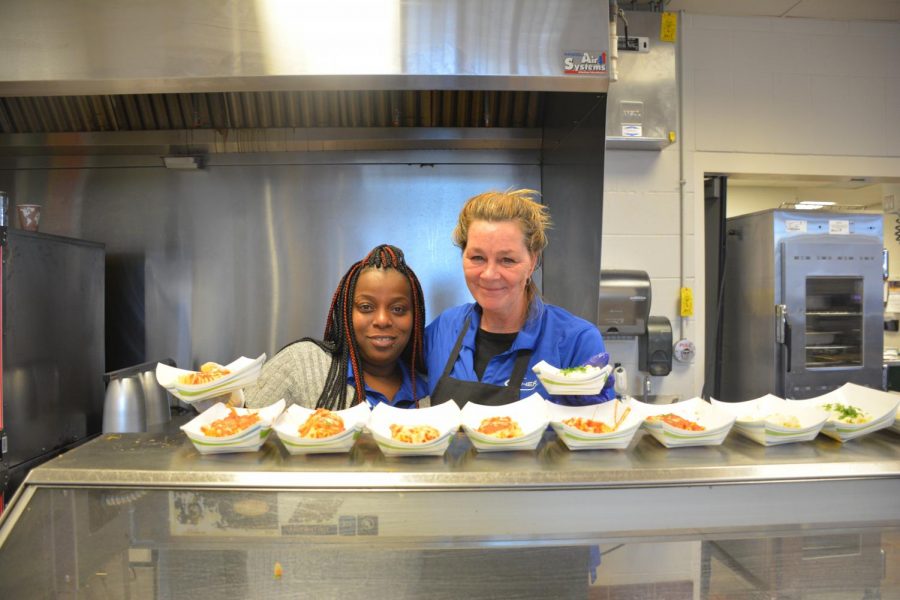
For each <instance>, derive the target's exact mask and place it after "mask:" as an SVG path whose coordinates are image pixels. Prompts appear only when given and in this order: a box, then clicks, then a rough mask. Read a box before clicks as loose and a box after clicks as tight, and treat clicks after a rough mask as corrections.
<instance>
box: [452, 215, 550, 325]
mask: <svg viewBox="0 0 900 600" xmlns="http://www.w3.org/2000/svg"><path fill="white" fill-rule="evenodd" d="M536 266H537V257H536V256H533V255H532V254H531V252H529V251H528V247H527V246H526V245H525V236H524V234H523V233H522V229H521V227H520V226H519V224H518V223H516V222H515V221H473V222H472V224H471V225H469V232H468V240H467V242H466V248H465V250H463V272H464V273H465V276H466V285H467V286H468V287H469V292H471V293H472V297H473V298H475V301H476V302H478V304H479V306H481V308H482V310H483V320H482V323H483V324H486V322H487V323H495V324H499V325H500V327H499V328H500V329H508V330H511V331H517V330H518V329H519V327H521V325H522V322H523V321H524V318H525V312H526V311H525V309H526V304H527V300H526V296H525V287H526V285H528V278H529V277H531V274H532V273H533V272H534V269H535V267H536ZM495 328H496V327H495ZM498 332H499V331H498Z"/></svg>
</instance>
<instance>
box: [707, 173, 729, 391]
mask: <svg viewBox="0 0 900 600" xmlns="http://www.w3.org/2000/svg"><path fill="white" fill-rule="evenodd" d="M727 184H728V177H727V176H725V175H706V176H705V177H704V180H703V210H704V215H703V223H704V232H705V235H706V257H705V264H706V291H705V300H706V339H705V340H704V341H705V343H706V345H705V347H706V359H705V361H704V365H703V366H704V380H703V392H702V394H701V395H702V396H703V397H704V398H706V399H709V398H710V397H713V398H721V397H722V394H721V384H722V383H721V379H722V310H723V306H722V304H723V303H722V294H723V291H724V290H725V207H726V198H727V188H728V185H727Z"/></svg>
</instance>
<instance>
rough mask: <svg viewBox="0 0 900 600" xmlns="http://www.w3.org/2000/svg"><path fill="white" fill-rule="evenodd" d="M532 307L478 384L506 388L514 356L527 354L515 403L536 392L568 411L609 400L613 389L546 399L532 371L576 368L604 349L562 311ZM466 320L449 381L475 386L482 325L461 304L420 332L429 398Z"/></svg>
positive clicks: (473, 310) (590, 330)
mask: <svg viewBox="0 0 900 600" xmlns="http://www.w3.org/2000/svg"><path fill="white" fill-rule="evenodd" d="M534 302H535V306H533V311H532V313H531V315H532V316H530V318H529V319H528V320H527V321H526V322H525V325H524V326H523V327H522V329H521V330H520V331H519V334H518V335H517V336H516V339H515V341H513V344H512V346H510V348H509V350H507V351H506V352H504V353H502V354H498V355H497V356H495V357H494V358H492V359H491V361H490V362H489V363H488V365H487V367H486V368H485V370H484V376H483V377H482V379H481V382H482V383H490V384H493V385H506V384H507V381H508V379H509V377H510V375H511V374H512V368H513V363H514V362H515V359H516V353H517V352H518V351H519V350H522V349H529V350H531V351H532V353H531V357H530V359H529V361H528V369H527V371H526V372H525V378H524V379H523V380H522V387H521V389H520V390H519V397H520V398H525V397H527V396H530V395H531V394H533V393H534V392H537V393H539V394H540V395H541V396H543V397H544V398H547V399H548V400H551V401H553V402H557V403H559V404H568V405H572V406H578V405H583V404H596V403H598V402H604V401H606V400H611V399H612V398H614V397H615V392H614V390H613V389H612V387H609V388H608V389H605V390H604V391H603V392H602V393H601V394H600V395H599V396H551V395H550V394H548V393H547V390H545V389H544V386H543V385H541V382H540V381H539V380H538V378H537V375H535V374H534V371H532V370H531V367H533V366H534V365H536V364H537V363H539V362H541V361H542V360H545V361H547V362H548V363H549V364H551V365H553V366H554V367H559V368H566V367H577V366H579V365H583V364H584V363H586V362H587V360H588V359H589V358H591V357H592V356H594V355H596V354H600V353H601V352H606V348H605V347H604V345H603V336H601V335H600V331H599V330H598V329H597V328H596V327H595V326H594V325H592V324H591V323H589V322H587V321H585V320H584V319H582V318H580V317H576V316H575V315H573V314H572V313H570V312H568V311H567V310H565V309H563V308H560V307H558V306H554V305H552V304H544V303H543V302H542V301H541V299H540V298H535V300H534ZM467 318H470V322H469V329H468V331H467V332H466V335H465V337H464V338H463V343H462V347H461V348H460V349H459V357H458V358H457V359H456V362H455V363H454V364H453V369H452V370H451V371H450V377H453V378H455V379H461V380H464V381H478V376H477V375H476V374H475V334H476V332H477V331H478V326H479V324H480V323H481V308H480V307H478V305H477V304H463V305H461V306H456V307H453V308H449V309H447V310H445V311H444V312H443V313H441V314H440V315H438V316H437V318H436V319H435V320H434V321H432V322H431V323H430V324H429V325H428V327H426V328H425V363H426V365H427V367H428V373H429V374H430V377H429V380H430V387H429V389H428V392H429V394H430V393H431V392H433V391H434V388H435V386H436V385H437V382H438V380H439V379H440V377H441V375H442V374H443V372H444V368H445V366H446V364H447V360H448V359H449V358H450V353H451V352H452V351H453V346H454V345H455V344H456V339H457V338H458V337H459V332H460V331H461V329H462V326H463V323H465V321H466V319H467Z"/></svg>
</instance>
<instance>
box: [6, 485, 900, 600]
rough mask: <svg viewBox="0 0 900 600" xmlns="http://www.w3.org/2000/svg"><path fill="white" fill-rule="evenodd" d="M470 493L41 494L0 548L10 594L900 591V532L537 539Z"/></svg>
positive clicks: (685, 595) (877, 527)
mask: <svg viewBox="0 0 900 600" xmlns="http://www.w3.org/2000/svg"><path fill="white" fill-rule="evenodd" d="M648 493H652V492H651V491H648ZM464 495H466V494H459V493H454V492H444V493H440V494H438V493H433V494H432V493H418V494H416V493H413V494H410V493H408V492H400V491H382V492H365V491H360V492H310V493H306V492H295V491H201V490H159V489H154V490H112V489H102V490H100V489H59V488H38V489H37V490H36V492H35V494H34V495H33V496H32V497H31V499H30V502H29V503H28V505H27V507H25V509H24V510H23V511H21V512H20V513H19V515H18V517H17V521H16V522H15V526H14V527H13V528H12V530H11V533H10V534H9V537H8V538H7V539H6V540H5V542H4V543H3V545H2V546H0V596H2V597H4V598H59V597H65V598H153V599H156V598H163V599H181V598H184V599H190V600H195V599H197V598H207V597H216V598H300V597H304V598H307V597H308V598H341V599H346V598H350V599H353V598H364V599H367V600H371V599H373V598H466V599H467V600H468V599H474V598H652V599H663V598H665V599H667V600H679V599H684V600H693V599H695V598H704V599H705V598H747V599H750V598H760V597H766V598H769V597H776V596H777V597H790V598H831V597H834V598H847V597H856V598H876V597H879V594H880V597H884V598H887V597H900V577H898V571H900V523H873V524H868V525H853V526H851V527H844V528H842V529H838V528H834V527H832V528H829V529H808V528H804V529H800V528H792V529H784V528H782V529H780V530H777V529H773V530H771V531H766V530H764V529H760V528H752V529H750V528H743V529H740V528H738V529H733V530H722V529H718V530H714V531H707V532H703V531H696V530H695V531H687V532H685V531H681V532H679V533H678V534H677V535H675V534H674V533H672V532H667V531H660V532H658V533H657V534H653V535H640V536H635V537H633V538H629V537H624V538H622V537H619V538H615V539H607V538H605V537H604V536H603V535H602V532H596V531H585V532H584V534H583V535H581V536H577V535H575V536H573V535H572V534H571V532H569V533H561V534H560V535H558V536H554V535H552V534H544V535H540V536H528V535H523V534H522V533H521V532H516V531H509V532H507V533H502V532H498V531H496V530H493V529H492V528H491V527H490V526H484V527H482V525H479V524H478V519H479V518H480V517H479V516H478V515H473V517H472V520H473V521H474V522H475V526H471V524H469V523H453V522H449V523H448V522H446V521H445V520H443V519H442V505H443V503H446V502H457V501H458V500H459V499H460V497H461V496H464ZM405 496H414V498H413V500H414V502H415V503H416V504H421V505H422V507H421V510H419V511H416V514H414V515H412V516H411V518H409V519H407V518H404V516H405V514H406V513H407V512H408V510H407V508H406V507H407V506H408V501H409V498H405ZM561 508H563V507H561V506H555V507H554V506H547V507H546V510H547V511H559V510H560V509H561ZM497 509H498V507H492V510H497ZM500 510H502V509H500ZM598 510H615V507H607V508H605V509H601V508H599V507H598ZM486 512H491V510H486ZM548 514H549V513H548ZM423 516H425V517H428V518H430V519H431V521H433V523H434V525H433V526H431V527H429V526H428V524H427V523H428V522H429V521H428V519H424V520H423ZM528 525H529V524H528V523H523V527H527V526H528ZM482 528H483V531H484V532H485V533H484V534H482V535H479V534H478V533H477V532H475V531H476V530H477V529H482ZM454 531H455V532H456V533H455V534H454V533H453V532H454ZM672 531H673V532H674V531H675V530H672ZM0 541H2V540H0Z"/></svg>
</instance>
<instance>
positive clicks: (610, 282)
mask: <svg viewBox="0 0 900 600" xmlns="http://www.w3.org/2000/svg"><path fill="white" fill-rule="evenodd" d="M649 317H650V276H649V275H647V272H646V271H627V270H604V271H600V302H599V308H598V311H597V328H598V329H599V330H600V332H601V333H603V334H613V335H643V334H644V333H645V332H646V331H647V321H648V319H649Z"/></svg>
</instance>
